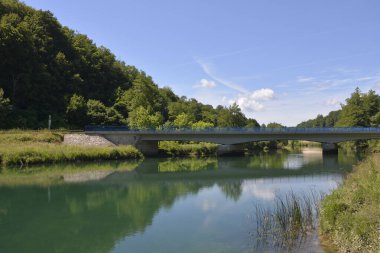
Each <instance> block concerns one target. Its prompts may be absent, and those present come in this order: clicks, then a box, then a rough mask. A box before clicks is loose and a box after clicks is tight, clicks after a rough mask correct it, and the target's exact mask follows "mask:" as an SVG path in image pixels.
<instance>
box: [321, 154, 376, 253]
mask: <svg viewBox="0 0 380 253" xmlns="http://www.w3.org/2000/svg"><path fill="white" fill-rule="evenodd" d="M320 213H321V217H320V232H321V234H322V236H323V237H326V238H329V239H330V240H331V241H332V242H333V243H334V244H335V245H336V246H337V247H338V249H339V250H340V251H341V252H380V155H379V154H374V155H372V156H370V157H369V158H367V159H366V160H365V161H364V162H362V163H361V164H359V165H358V166H357V167H355V169H354V171H353V172H352V173H351V174H349V175H348V176H347V178H346V180H345V181H344V183H343V184H342V185H341V186H340V187H339V188H338V189H336V190H335V191H334V192H333V193H332V194H331V195H329V196H327V197H326V198H325V199H324V200H323V202H322V205H321V211H320Z"/></svg>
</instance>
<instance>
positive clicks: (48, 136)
mask: <svg viewBox="0 0 380 253" xmlns="http://www.w3.org/2000/svg"><path fill="white" fill-rule="evenodd" d="M62 141H63V133H62V132H56V131H54V132H53V131H49V130H40V131H22V130H17V129H16V130H8V131H0V144H10V143H18V144H21V143H26V142H34V143H35V142H38V143H41V142H47V143H61V142H62Z"/></svg>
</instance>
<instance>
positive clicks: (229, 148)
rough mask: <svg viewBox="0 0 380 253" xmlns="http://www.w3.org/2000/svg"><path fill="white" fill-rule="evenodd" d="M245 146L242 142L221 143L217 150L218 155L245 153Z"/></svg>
mask: <svg viewBox="0 0 380 253" xmlns="http://www.w3.org/2000/svg"><path fill="white" fill-rule="evenodd" d="M244 151H245V150H244V146H243V145H241V144H230V145H219V146H218V149H217V150H216V154H217V155H218V156H223V155H226V156H227V155H240V154H244Z"/></svg>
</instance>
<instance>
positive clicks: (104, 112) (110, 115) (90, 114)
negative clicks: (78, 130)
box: [87, 99, 126, 125]
mask: <svg viewBox="0 0 380 253" xmlns="http://www.w3.org/2000/svg"><path fill="white" fill-rule="evenodd" d="M87 118H88V121H89V122H90V123H92V124H96V125H121V124H125V123H126V121H125V120H124V118H123V116H121V114H120V113H119V112H118V111H116V110H115V109H114V108H112V107H106V106H105V105H104V104H103V103H102V102H100V101H97V100H94V99H90V100H88V101H87Z"/></svg>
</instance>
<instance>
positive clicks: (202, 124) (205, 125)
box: [191, 121, 214, 129]
mask: <svg viewBox="0 0 380 253" xmlns="http://www.w3.org/2000/svg"><path fill="white" fill-rule="evenodd" d="M213 127H214V124H213V123H210V122H204V121H197V122H195V123H193V124H191V128H192V129H207V128H213Z"/></svg>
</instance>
